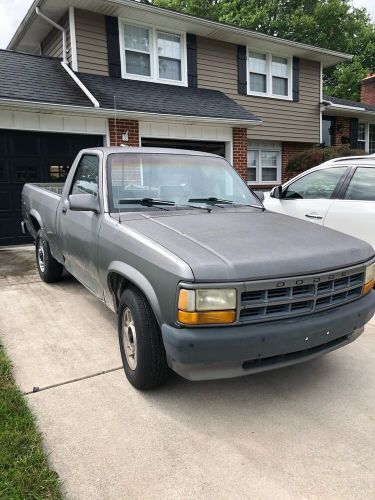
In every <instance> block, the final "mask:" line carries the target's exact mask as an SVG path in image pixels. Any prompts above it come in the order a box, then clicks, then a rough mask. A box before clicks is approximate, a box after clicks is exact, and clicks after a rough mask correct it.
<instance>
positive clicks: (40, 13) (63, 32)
mask: <svg viewBox="0 0 375 500" xmlns="http://www.w3.org/2000/svg"><path fill="white" fill-rule="evenodd" d="M35 12H36V13H37V15H38V16H40V17H41V18H42V19H44V20H45V21H47V23H49V24H51V25H52V26H53V27H54V28H56V29H57V30H59V31H61V32H62V44H63V63H65V64H68V58H67V56H66V31H65V29H64V28H63V27H62V26H60V25H59V24H57V23H55V21H52V19H50V18H49V17H47V16H46V15H45V14H43V12H41V10H40V9H39V7H35Z"/></svg>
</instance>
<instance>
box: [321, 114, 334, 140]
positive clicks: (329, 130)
mask: <svg viewBox="0 0 375 500" xmlns="http://www.w3.org/2000/svg"><path fill="white" fill-rule="evenodd" d="M322 143H323V144H324V145H325V146H326V147H329V146H332V145H333V118H329V117H327V116H323V119H322Z"/></svg>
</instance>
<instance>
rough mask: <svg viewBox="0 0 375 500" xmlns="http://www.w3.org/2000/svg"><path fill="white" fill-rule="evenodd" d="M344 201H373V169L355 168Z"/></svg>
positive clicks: (374, 171)
mask: <svg viewBox="0 0 375 500" xmlns="http://www.w3.org/2000/svg"><path fill="white" fill-rule="evenodd" d="M345 200H364V201H375V168H371V167H367V168H366V167H359V168H357V170H356V171H355V173H354V175H353V178H352V180H351V181H350V184H349V187H348V189H347V191H346V193H345Z"/></svg>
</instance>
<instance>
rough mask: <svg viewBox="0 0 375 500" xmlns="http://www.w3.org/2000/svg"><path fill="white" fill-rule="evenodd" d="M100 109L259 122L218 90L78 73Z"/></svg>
mask: <svg viewBox="0 0 375 500" xmlns="http://www.w3.org/2000/svg"><path fill="white" fill-rule="evenodd" d="M77 76H78V77H79V79H80V80H81V81H82V82H83V83H84V85H85V86H86V87H87V88H88V89H89V91H90V92H91V93H92V94H93V95H94V96H95V98H96V99H97V100H98V101H99V104H100V106H101V107H103V108H106V109H114V101H115V100H114V97H116V106H117V109H119V110H126V111H138V112H143V113H146V112H148V113H155V114H161V115H181V116H197V117H210V118H225V119H229V120H231V119H232V120H244V121H249V122H253V121H260V120H258V118H257V117H256V116H255V115H253V114H252V113H250V112H248V111H247V110H246V109H245V108H243V107H242V106H240V105H239V104H237V103H236V102H235V101H233V100H232V99H230V98H229V97H227V96H226V95H225V94H223V93H222V92H220V91H218V90H209V89H200V88H192V87H182V86H181V85H167V84H163V83H154V82H144V81H137V80H126V79H123V78H111V77H108V76H99V75H91V74H90V75H89V74H85V73H77Z"/></svg>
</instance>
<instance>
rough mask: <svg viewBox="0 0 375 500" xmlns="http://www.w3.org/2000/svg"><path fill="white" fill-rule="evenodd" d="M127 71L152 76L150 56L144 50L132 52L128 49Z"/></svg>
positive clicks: (132, 73)
mask: <svg viewBox="0 0 375 500" xmlns="http://www.w3.org/2000/svg"><path fill="white" fill-rule="evenodd" d="M125 54H126V57H125V58H126V72H127V73H130V74H131V75H141V76H151V66H150V56H149V54H143V53H142V52H131V51H129V50H127V51H126V52H125Z"/></svg>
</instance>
